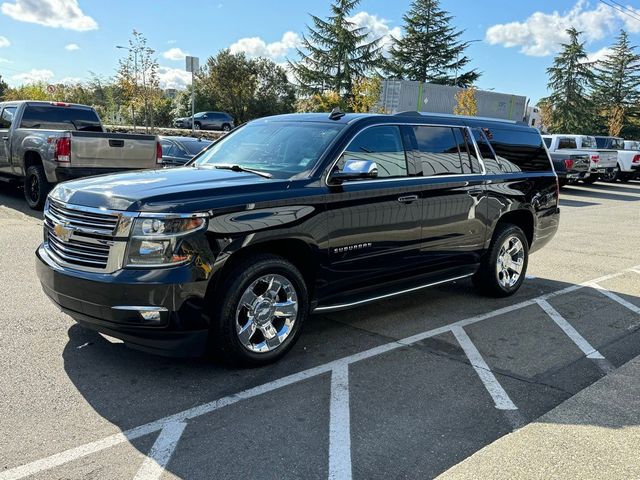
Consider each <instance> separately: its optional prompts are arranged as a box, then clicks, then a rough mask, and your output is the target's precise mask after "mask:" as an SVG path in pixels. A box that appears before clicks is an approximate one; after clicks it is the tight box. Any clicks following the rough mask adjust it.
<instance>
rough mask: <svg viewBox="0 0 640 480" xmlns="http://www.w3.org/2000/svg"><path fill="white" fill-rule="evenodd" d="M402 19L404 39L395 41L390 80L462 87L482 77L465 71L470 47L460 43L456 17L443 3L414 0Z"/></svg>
mask: <svg viewBox="0 0 640 480" xmlns="http://www.w3.org/2000/svg"><path fill="white" fill-rule="evenodd" d="M402 18H403V20H404V35H403V36H402V37H401V38H398V39H394V41H393V46H392V47H391V51H390V58H389V60H388V62H387V66H386V70H387V73H388V74H389V75H390V76H392V77H395V78H400V79H404V80H417V81H420V82H430V83H440V84H445V85H457V86H460V87H468V86H471V85H472V84H473V82H475V81H476V80H477V79H478V78H479V77H480V73H478V72H477V71H476V70H469V71H466V72H464V71H463V69H464V67H465V66H466V65H467V64H468V63H469V61H470V59H469V57H467V56H466V55H464V50H465V49H466V48H467V46H468V43H466V42H461V41H459V38H460V36H461V35H462V33H463V32H462V31H456V30H455V29H454V27H452V26H451V21H452V19H453V17H452V16H451V15H449V13H448V12H446V11H445V10H442V9H441V8H440V2H439V0H414V1H413V3H412V4H411V8H410V9H409V11H408V12H407V13H406V14H405V15H404V16H403V17H402Z"/></svg>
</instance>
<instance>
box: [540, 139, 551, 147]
mask: <svg viewBox="0 0 640 480" xmlns="http://www.w3.org/2000/svg"><path fill="white" fill-rule="evenodd" d="M542 140H544V144H545V145H546V146H547V148H551V139H550V138H549V137H543V138H542Z"/></svg>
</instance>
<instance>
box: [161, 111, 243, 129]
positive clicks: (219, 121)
mask: <svg viewBox="0 0 640 480" xmlns="http://www.w3.org/2000/svg"><path fill="white" fill-rule="evenodd" d="M193 119H194V120H195V129H196V130H222V131H223V132H228V131H229V130H232V129H233V127H234V125H235V124H234V121H233V117H232V116H231V115H229V114H228V113H226V112H199V113H196V114H195V115H194V116H193ZM173 125H174V127H177V128H191V117H190V116H189V117H183V118H176V119H175V120H174V121H173Z"/></svg>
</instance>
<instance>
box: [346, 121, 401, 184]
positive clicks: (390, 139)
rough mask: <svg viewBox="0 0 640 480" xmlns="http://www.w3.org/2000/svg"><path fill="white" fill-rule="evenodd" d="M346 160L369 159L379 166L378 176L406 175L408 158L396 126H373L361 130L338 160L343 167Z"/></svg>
mask: <svg viewBox="0 0 640 480" xmlns="http://www.w3.org/2000/svg"><path fill="white" fill-rule="evenodd" d="M346 160H369V161H373V162H375V163H376V165H377V166H378V177H381V178H384V177H404V176H406V175H407V159H406V155H405V151H404V146H403V144H402V139H401V138H400V129H399V128H398V127H396V126H383V127H371V128H367V129H366V130H364V131H362V132H360V133H359V134H358V135H357V136H356V137H355V138H354V139H353V140H352V141H351V143H350V144H349V146H348V147H347V149H346V150H345V153H344V155H343V156H342V158H341V159H340V161H339V162H338V168H340V169H341V168H342V166H343V165H344V162H345V161H346Z"/></svg>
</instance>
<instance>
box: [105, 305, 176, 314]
mask: <svg viewBox="0 0 640 480" xmlns="http://www.w3.org/2000/svg"><path fill="white" fill-rule="evenodd" d="M111 310H124V311H128V312H132V311H133V312H168V311H169V309H168V308H166V307H148V306H146V307H138V306H133V305H116V306H115V307H111Z"/></svg>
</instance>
